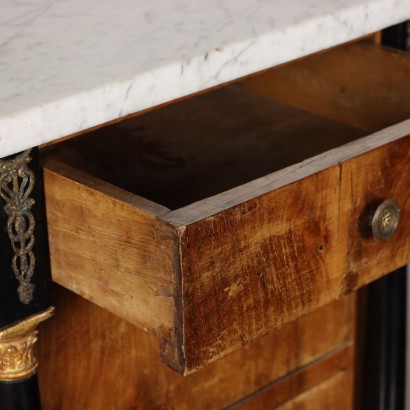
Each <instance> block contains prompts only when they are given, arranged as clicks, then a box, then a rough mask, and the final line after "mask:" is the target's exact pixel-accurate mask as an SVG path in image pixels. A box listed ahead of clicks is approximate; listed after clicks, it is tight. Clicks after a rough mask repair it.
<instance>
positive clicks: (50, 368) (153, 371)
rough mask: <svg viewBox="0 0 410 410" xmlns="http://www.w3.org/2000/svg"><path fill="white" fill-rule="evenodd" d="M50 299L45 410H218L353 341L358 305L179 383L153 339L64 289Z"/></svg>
mask: <svg viewBox="0 0 410 410" xmlns="http://www.w3.org/2000/svg"><path fill="white" fill-rule="evenodd" d="M54 296H55V301H56V312H57V313H56V316H55V318H53V319H52V320H51V321H50V322H49V323H46V324H44V325H42V327H41V329H40V335H41V337H40V338H39V342H38V343H39V353H38V357H39V361H40V368H39V371H38V373H39V378H40V386H41V389H42V392H41V393H42V399H43V409H44V410H72V409H83V410H94V409H106V410H127V409H129V410H131V409H132V410H136V409H147V410H155V409H161V410H164V409H178V410H191V409H195V410H205V409H206V410H208V409H221V408H224V407H226V406H228V405H230V404H232V403H234V402H237V401H238V400H240V399H241V398H242V397H244V396H247V395H249V394H252V393H254V392H255V391H257V390H259V389H261V388H264V387H265V386H268V385H269V384H270V383H272V382H274V381H275V380H276V379H278V378H283V377H285V376H286V375H287V374H288V373H289V372H292V371H295V370H297V369H300V368H303V367H305V366H309V364H311V363H315V364H316V363H319V362H320V359H321V358H322V357H329V356H330V355H331V353H332V352H334V351H338V350H340V349H342V350H343V346H348V345H350V344H351V343H353V333H352V328H351V326H350V323H349V322H350V318H351V315H352V312H354V311H355V304H354V301H353V300H352V299H350V298H342V299H340V300H339V301H336V302H333V303H332V304H330V305H328V306H326V307H324V308H322V309H319V310H317V311H316V312H314V313H312V314H310V315H307V316H305V317H304V318H302V319H300V320H298V321H295V322H293V323H291V324H288V325H287V326H285V327H283V328H282V329H281V330H280V331H277V332H273V333H271V334H269V335H267V336H265V337H263V338H260V339H259V340H257V341H255V342H254V343H252V344H249V345H248V346H246V347H244V348H243V349H241V350H239V351H237V352H235V353H232V354H231V355H229V356H227V357H226V358H225V359H224V360H221V361H218V362H216V363H213V364H211V365H209V366H207V367H206V368H205V369H203V370H201V371H199V372H197V373H195V374H193V375H191V376H189V377H185V378H184V377H182V376H180V375H178V374H176V373H175V372H173V371H172V370H170V369H168V368H167V367H166V366H164V365H163V364H162V363H161V362H160V360H159V348H158V340H157V338H156V337H155V336H153V335H151V334H149V333H145V332H143V331H142V330H140V329H138V328H137V327H135V326H132V325H131V324H129V323H127V322H126V321H124V320H122V319H119V318H118V317H116V316H114V315H112V314H110V313H109V312H107V311H106V310H103V309H101V308H99V307H98V306H96V305H94V304H92V303H90V302H88V301H86V300H84V299H83V298H81V297H79V296H77V295H75V294H73V293H71V292H69V291H67V290H65V289H63V288H61V287H56V289H55V295H54ZM313 329H315V330H316V331H313ZM319 329H320V331H319ZM338 360H339V359H338ZM338 360H336V361H337V362H338ZM338 363H339V362H338ZM350 365H351V364H347V363H346V366H350ZM325 367H326V369H328V367H329V366H328V365H327V364H326V365H325ZM326 369H323V367H320V366H319V368H318V369H317V371H316V374H317V378H316V379H315V380H317V381H319V380H320V381H321V380H324V379H325V378H326V377H328V376H329V375H330V372H328V371H327V370H326ZM322 372H323V373H322ZM311 379H312V378H311ZM311 385H314V383H311ZM294 387H296V386H294ZM294 392H295V393H296V394H297V390H295V389H294Z"/></svg>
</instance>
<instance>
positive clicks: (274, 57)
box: [0, 0, 410, 157]
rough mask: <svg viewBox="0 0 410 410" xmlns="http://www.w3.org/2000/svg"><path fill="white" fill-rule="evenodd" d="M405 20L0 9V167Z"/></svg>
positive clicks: (379, 15)
mask: <svg viewBox="0 0 410 410" xmlns="http://www.w3.org/2000/svg"><path fill="white" fill-rule="evenodd" d="M409 18H410V0H294V1H284V0H205V1H204V0H168V1H167V0H149V1H144V0H122V1H120V0H1V1H0V157H2V156H6V155H9V154H12V153H15V152H18V151H21V150H23V149H26V148H29V147H32V146H36V145H40V144H42V143H45V142H49V141H52V140H55V139H58V138H60V137H64V136H67V135H70V134H72V133H76V132H79V131H82V130H85V129H87V128H90V127H93V126H96V125H99V124H102V123H105V122H107V121H110V120H114V119H117V118H120V117H122V116H125V115H127V114H130V113H134V112H137V111H140V110H143V109H146V108H150V107H153V106H155V105H158V104H161V103H164V102H167V101H171V100H173V99H176V98H179V97H182V96H185V95H189V94H191V93H195V92H197V91H200V90H204V89H206V88H209V87H213V86H216V85H218V84H222V83H225V82H227V81H231V80H234V79H236V78H239V77H242V76H245V75H248V74H251V73H254V72H257V71H259V70H263V69H266V68H269V67H272V66H275V65H277V64H280V63H284V62H287V61H290V60H293V59H295V58H298V57H301V56H304V55H307V54H310V53H313V52H315V51H318V50H321V49H324V48H327V47H330V46H334V45H337V44H340V43H343V42H346V41H348V40H351V39H354V38H358V37H360V36H363V35H366V34H369V33H372V32H375V31H377V30H380V29H382V28H385V27H387V26H390V25H393V24H396V23H399V22H401V21H404V20H406V19H409Z"/></svg>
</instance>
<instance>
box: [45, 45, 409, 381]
mask: <svg viewBox="0 0 410 410" xmlns="http://www.w3.org/2000/svg"><path fill="white" fill-rule="evenodd" d="M409 78H410V56H407V55H405V54H400V53H397V52H394V51H391V50H387V49H380V48H378V47H377V46H375V45H364V44H354V45H349V46H345V47H342V48H339V49H335V50H331V51H329V52H327V53H324V54H320V55H317V56H313V57H310V58H307V59H305V60H302V61H298V62H295V63H292V64H290V65H287V66H284V67H280V68H277V69H274V70H272V71H270V72H267V73H264V74H261V75H259V76H258V77H254V78H251V79H248V80H246V81H243V82H241V83H238V84H234V85H230V86H227V87H225V88H222V89H219V90H216V91H211V92H209V93H207V94H204V95H201V96H196V97H192V98H191V99H188V100H185V101H183V102H178V103H175V104H173V105H170V106H168V107H165V108H160V109H158V110H156V111H153V112H151V113H147V114H144V115H141V116H140V117H137V118H135V119H132V120H127V121H124V122H122V123H120V124H118V125H113V126H109V127H106V128H104V129H101V130H99V131H95V132H93V133H90V134H88V135H86V136H83V137H81V138H77V139H72V140H68V141H65V142H63V143H61V144H58V145H55V146H52V147H51V148H48V149H47V150H45V152H44V156H45V189H46V200H47V216H48V223H49V235H50V247H51V259H52V271H53V278H54V280H55V281H56V282H58V283H59V284H61V285H62V286H64V287H66V288H68V289H71V290H73V291H74V292H76V293H78V294H80V295H82V296H84V297H85V298H87V299H89V300H91V301H93V302H94V303H96V304H98V305H100V306H102V307H104V308H106V309H108V310H109V311H111V312H113V313H115V314H117V315H119V316H121V317H123V318H125V319H127V320H129V321H130V322H132V323H134V324H136V325H138V326H141V327H143V328H145V329H146V330H148V331H150V332H153V333H155V334H157V335H158V337H159V338H160V340H161V352H162V360H163V361H164V362H165V363H166V364H167V365H169V366H170V367H172V368H173V369H175V370H176V371H178V372H180V373H183V374H188V373H190V372H193V371H195V370H197V369H200V368H201V367H203V366H205V365H206V364H207V363H209V362H212V361H214V360H216V359H218V358H220V357H222V356H224V355H226V354H227V353H229V352H231V351H233V350H235V349H237V348H239V347H240V346H242V345H244V344H246V343H247V342H249V341H251V340H253V339H255V338H257V337H259V336H261V335H264V334H266V333H267V332H269V331H271V330H272V329H275V328H278V327H280V326H282V325H283V324H285V323H288V322H290V321H293V320H295V319H296V318H298V317H300V316H302V315H303V314H305V313H307V312H310V311H312V310H314V309H317V308H318V307H320V306H323V305H325V304H327V303H329V302H330V301H332V300H334V299H336V298H338V297H340V296H341V295H344V294H347V293H350V292H352V291H354V290H355V289H357V288H359V287H360V286H363V285H365V284H366V283H368V282H370V281H372V280H375V279H377V278H378V277H380V276H382V275H384V274H387V273H388V272H390V271H392V270H394V269H395V268H397V267H399V266H402V265H404V264H406V263H407V262H408V261H409V260H410V238H409V235H408V232H409V225H410V223H409V212H410V201H409V196H410V183H409V182H410V177H409V176H410V138H409V136H408V135H410V120H407V121H404V122H401V121H403V120H406V119H408V118H410V102H409V100H410V99H409V95H410V82H409V81H408V79H409ZM298 79H299V80H298ZM284 84H286V86H284ZM275 100H278V101H282V102H286V104H287V105H284V104H282V103H281V102H277V101H275ZM292 106H293V107H292ZM297 107H299V108H301V109H304V110H306V111H303V110H301V109H299V108H297ZM308 111H310V112H311V113H309V112H308ZM318 114H319V115H318ZM321 115H323V116H321ZM326 116H327V117H329V118H332V119H327V118H325V117H326ZM335 120H336V121H335ZM337 121H338V122H337ZM398 122H401V123H398ZM342 123H344V124H342ZM396 123H398V124H396ZM394 124H396V125H394ZM352 125H353V126H354V127H353V126H352ZM391 125H393V126H392V127H390V128H386V129H384V128H385V127H389V126H391ZM374 131H378V132H376V133H374V134H371V133H372V132H374ZM369 133H370V134H371V135H368V134H369ZM366 135H367V136H366ZM386 199H394V200H395V201H396V202H397V204H398V206H399V207H400V221H399V223H398V226H397V229H396V231H395V232H394V234H393V235H392V237H391V238H390V239H389V240H383V241H381V240H378V239H376V238H375V237H374V236H373V235H372V230H371V227H370V225H369V223H370V222H369V221H370V219H371V216H372V215H373V214H374V211H375V209H376V208H377V207H378V206H379V205H380V204H381V203H382V202H383V201H384V200H386ZM390 216H392V215H390ZM390 216H389V215H387V214H384V217H383V218H382V219H383V220H382V222H383V223H385V224H386V223H387V225H389V222H390V219H389V218H390ZM393 216H394V215H393ZM387 225H386V226H387ZM389 226H391V225H389Z"/></svg>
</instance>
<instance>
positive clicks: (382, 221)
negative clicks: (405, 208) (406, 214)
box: [371, 199, 400, 241]
mask: <svg viewBox="0 0 410 410" xmlns="http://www.w3.org/2000/svg"><path fill="white" fill-rule="evenodd" d="M399 219H400V208H399V205H398V204H397V202H396V201H395V200H394V199H387V200H386V201H384V202H382V203H381V204H380V205H379V206H378V207H377V209H376V211H375V213H374V214H373V217H372V218H371V227H372V233H373V236H374V237H375V238H376V239H378V240H379V241H387V239H390V238H391V236H392V235H393V234H394V231H395V230H396V228H397V225H398V224H399Z"/></svg>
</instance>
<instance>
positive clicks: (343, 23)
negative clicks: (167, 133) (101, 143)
mask: <svg viewBox="0 0 410 410" xmlns="http://www.w3.org/2000/svg"><path fill="white" fill-rule="evenodd" d="M391 7H392V3H391V1H390V0H380V1H379V2H371V3H368V4H366V5H358V6H352V7H350V8H346V9H342V10H340V11H339V12H337V13H334V14H328V15H324V16H320V17H316V18H312V19H310V20H306V21H303V22H301V23H299V24H294V25H290V26H289V27H287V28H285V29H281V30H278V31H271V32H268V33H265V34H263V35H259V36H257V37H256V38H249V39H247V40H244V41H240V42H237V43H233V44H229V45H228V46H225V47H222V46H221V47H222V48H221V49H214V50H210V51H208V52H206V53H201V54H199V55H196V56H195V57H193V58H191V59H189V60H184V61H178V60H177V61H175V62H173V63H171V64H168V65H165V66H163V67H159V68H157V69H154V70H151V71H148V72H145V73H142V74H138V75H136V76H135V77H134V78H129V79H127V80H120V81H116V82H111V83H107V84H104V85H102V86H100V87H97V88H94V89H91V90H89V91H87V92H83V93H78V94H74V95H71V96H68V97H65V98H62V99H58V100H56V101H53V102H50V103H47V104H44V105H41V106H38V107H33V108H32V109H28V110H25V111H22V112H18V113H15V114H13V115H9V116H6V117H3V118H0V157H4V156H7V155H11V154H14V153H16V152H19V151H22V150H24V149H27V148H30V147H33V146H37V145H41V144H44V143H47V142H51V141H53V140H56V139H59V138H62V137H65V136H68V135H71V134H74V133H78V132H81V131H85V130H87V129H89V128H92V127H94V126H98V125H100V124H104V123H106V122H109V121H112V120H116V119H119V118H121V117H124V116H127V115H129V114H133V113H137V112H139V111H142V110H145V109H149V108H151V107H155V106H157V105H160V104H163V103H166V102H169V101H172V100H175V99H178V98H181V97H184V96H188V95H190V94H194V93H196V92H199V91H203V90H206V89H208V88H211V87H214V86H217V85H220V84H224V83H226V82H229V81H232V80H236V79H238V78H241V77H244V76H247V75H250V74H252V73H256V72H258V71H261V70H264V69H267V68H270V67H274V66H276V65H279V64H282V63H285V62H289V61H292V60H294V59H297V58H300V57H304V56H307V55H309V54H312V53H315V52H317V51H320V50H323V49H326V48H329V47H333V46H336V45H339V44H342V43H344V42H347V41H350V40H354V39H356V38H360V37H362V36H365V35H368V34H371V33H373V32H376V31H379V30H381V29H383V28H385V27H388V26H391V25H394V24H397V23H399V22H401V21H405V20H407V19H409V18H410V7H409V6H408V5H406V4H405V3H404V2H402V3H401V4H400V7H397V10H395V11H394V12H393V13H392V10H391ZM320 33H326V36H324V35H321V36H319V35H320ZM319 37H320V38H319ZM318 38H319V41H318ZM289 44H292V45H293V46H292V47H289V46H288V45H289ZM267 51H269V53H268V52H267ZM261 56H262V57H261ZM161 87H162V88H161ZM142 96H143V98H142Z"/></svg>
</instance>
